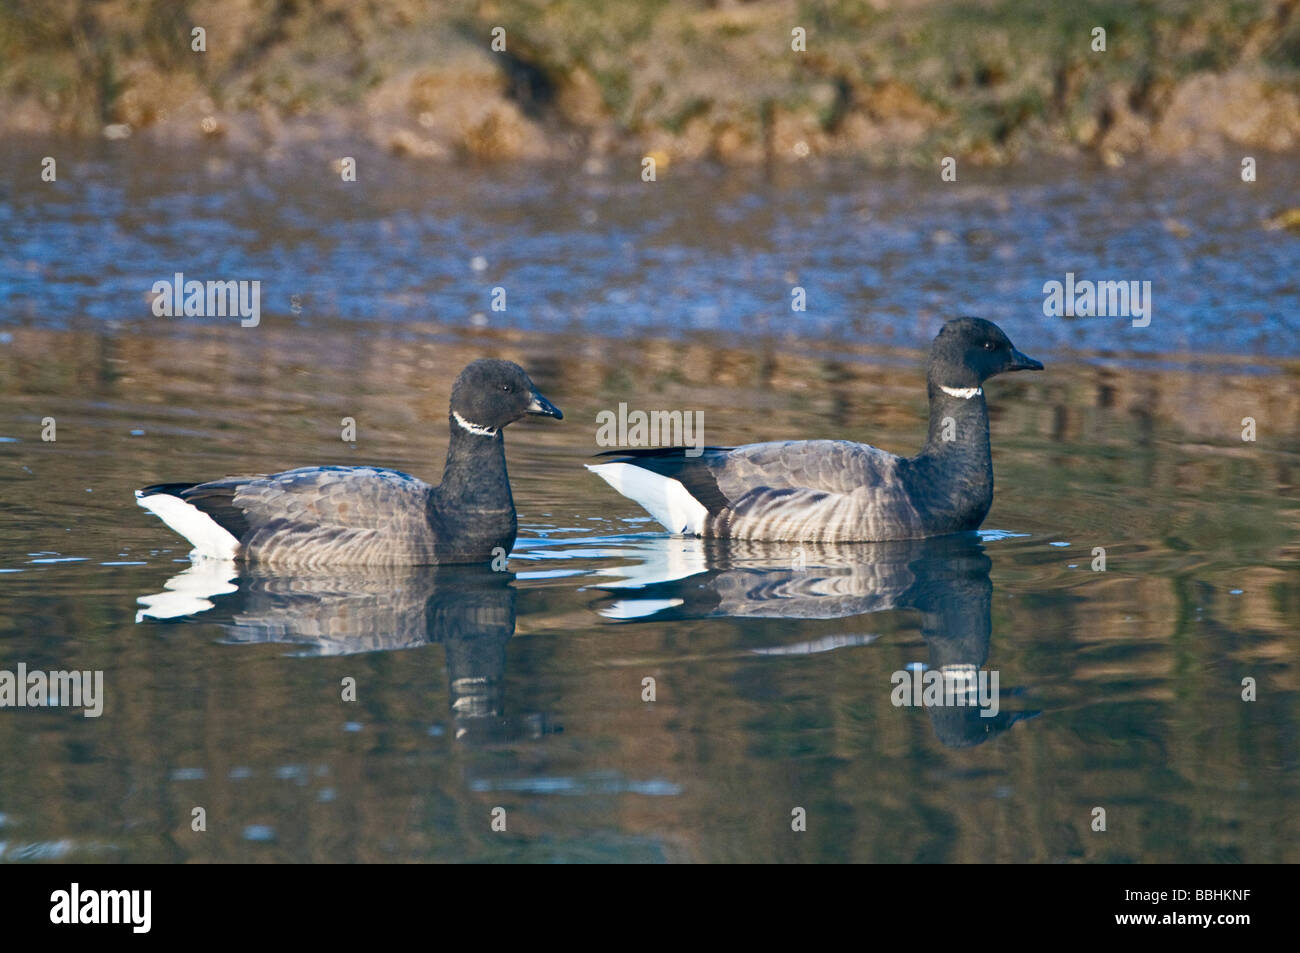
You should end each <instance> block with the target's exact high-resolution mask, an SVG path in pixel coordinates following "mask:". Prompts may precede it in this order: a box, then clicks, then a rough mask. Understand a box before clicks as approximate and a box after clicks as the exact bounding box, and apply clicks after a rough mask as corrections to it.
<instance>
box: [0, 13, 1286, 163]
mask: <svg viewBox="0 0 1300 953" xmlns="http://www.w3.org/2000/svg"><path fill="white" fill-rule="evenodd" d="M199 31H201V32H199ZM1098 31H1104V34H1103V33H1099V32H1098ZM1103 46H1104V49H1103V48H1101V47H1103ZM0 64H3V65H2V66H0V128H3V129H4V131H5V132H6V133H7V134H9V135H11V136H13V135H30V134H57V135H75V136H83V137H92V136H107V137H109V138H125V137H146V138H150V139H157V140H160V141H164V142H169V143H175V144H192V143H196V142H200V141H202V140H204V139H209V138H212V139H217V138H220V139H224V140H226V141H228V142H230V143H233V144H236V145H240V146H247V147H248V148H250V149H259V150H263V149H268V148H277V147H285V146H289V145H296V144H301V143H304V142H310V141H313V140H317V141H328V142H331V143H334V142H339V143H343V144H346V143H347V142H348V141H360V142H361V143H363V144H365V145H368V146H378V147H380V148H383V149H386V150H389V151H391V152H393V153H395V154H399V155H405V156H411V157H413V158H416V159H429V160H466V159H468V160H499V159H504V160H528V159H556V158H571V159H575V160H578V161H595V162H600V161H602V159H603V158H604V157H614V156H643V155H654V156H656V157H657V158H658V159H659V160H660V161H661V162H662V161H664V160H668V161H671V160H675V159H713V160H719V161H723V162H728V163H752V162H760V161H769V160H776V161H799V160H800V159H803V158H807V157H817V156H823V157H845V156H849V157H855V158H861V159H863V160H865V161H869V162H873V163H879V164H899V163H906V164H929V163H932V162H937V161H938V159H939V158H940V157H942V156H949V155H950V156H954V157H957V158H958V159H959V160H964V161H973V162H978V163H985V164H1002V163H1009V162H1014V161H1020V160H1024V159H1027V158H1032V157H1034V156H1043V155H1047V156H1051V155H1064V154H1078V153H1094V154H1096V155H1098V156H1100V157H1101V158H1102V159H1103V160H1104V161H1106V162H1108V163H1110V164H1118V163H1120V162H1123V161H1124V159H1125V157H1126V156H1130V155H1136V154H1143V153H1145V154H1148V155H1152V156H1156V157H1189V156H1190V157H1196V156H1223V155H1231V154H1233V153H1235V152H1238V151H1243V150H1267V151H1286V150H1292V149H1295V148H1297V146H1300V0H1238V2H1233V3H1211V2H1205V3H1185V2H1176V0H1161V2H1155V3H1149V4H1143V5H1140V6H1137V5H1132V4H1129V3H1121V2H1093V3H1084V4H1081V5H1075V4H1069V5H1065V4H1055V3H1050V2H1046V0H1042V2H1039V0H1030V2H1019V3H1012V2H1001V3H985V4H978V5H961V4H955V3H950V2H926V0H901V2H888V0H876V2H873V3H869V4H861V3H853V2H848V0H831V2H829V3H825V4H818V5H816V6H813V5H808V4H803V3H797V2H786V0H773V2H766V0H765V2H754V3H741V2H725V0H724V2H717V3H703V2H689V3H688V2H683V3H663V2H659V3H656V2H640V0H610V2H607V3H602V4H596V5H591V4H587V3H583V2H579V0H561V2H551V3H542V2H513V3H490V2H489V3H470V2H466V0H451V2H444V3H434V2H421V0H388V2H379V0H373V2H360V3H358V2H349V0H322V2H320V3H315V4H310V5H303V4H295V3H290V2H271V3H257V2H254V0H223V2H200V0H193V2H189V3H159V2H115V3H96V4H90V3H76V2H66V3H61V4H51V5H41V6H40V7H39V8H37V7H36V6H31V7H30V8H28V7H19V8H6V9H5V10H4V11H3V12H0Z"/></svg>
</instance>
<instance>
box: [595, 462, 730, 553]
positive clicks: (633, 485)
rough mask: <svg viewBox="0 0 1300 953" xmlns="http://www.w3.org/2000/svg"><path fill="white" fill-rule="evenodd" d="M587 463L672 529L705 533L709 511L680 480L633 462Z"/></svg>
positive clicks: (597, 473)
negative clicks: (661, 474) (653, 471)
mask: <svg viewBox="0 0 1300 953" xmlns="http://www.w3.org/2000/svg"><path fill="white" fill-rule="evenodd" d="M585 466H586V467H587V469H588V470H590V471H591V472H592V473H594V474H596V476H598V477H600V478H601V479H602V480H604V481H605V482H606V483H608V484H609V485H610V486H612V487H613V488H614V489H616V490H618V492H620V493H622V494H623V495H624V496H626V497H627V498H628V499H629V500H634V501H636V502H637V503H639V504H640V505H641V506H642V507H643V508H644V509H645V511H646V512H647V513H649V514H650V515H651V516H653V517H654V518H655V519H657V520H658V521H659V522H660V523H662V524H663V527H664V529H666V530H668V532H670V533H680V534H684V535H687V536H699V535H701V533H703V531H704V521H705V520H706V519H707V518H708V515H709V511H708V510H706V509H705V508H704V504H703V503H701V502H700V501H699V500H697V499H696V498H695V497H693V496H691V494H690V493H688V492H687V491H686V487H684V486H682V484H681V483H680V482H679V481H677V480H674V479H672V478H671V477H666V476H660V475H659V474H658V473H652V472H651V471H650V470H646V469H643V468H642V467H638V466H636V465H635V464H632V463H594V464H593V463H588V464H585Z"/></svg>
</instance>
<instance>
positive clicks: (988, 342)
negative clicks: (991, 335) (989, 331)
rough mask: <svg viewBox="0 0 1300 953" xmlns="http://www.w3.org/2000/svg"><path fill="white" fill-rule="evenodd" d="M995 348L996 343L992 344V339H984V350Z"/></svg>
mask: <svg viewBox="0 0 1300 953" xmlns="http://www.w3.org/2000/svg"><path fill="white" fill-rule="evenodd" d="M996 348H997V345H996V344H994V343H993V342H992V341H985V342H984V350H986V351H992V350H995V349H996Z"/></svg>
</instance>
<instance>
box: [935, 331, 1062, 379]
mask: <svg viewBox="0 0 1300 953" xmlns="http://www.w3.org/2000/svg"><path fill="white" fill-rule="evenodd" d="M1042 369H1043V365H1042V364H1040V363H1039V362H1038V361H1035V360H1034V359H1033V358H1031V357H1025V355H1023V354H1021V353H1020V352H1019V351H1018V350H1016V347H1015V345H1014V344H1012V343H1011V339H1010V338H1008V337H1007V336H1006V335H1005V334H1004V333H1002V329H1001V328H1000V327H998V326H997V325H996V324H994V323H993V322H992V321H985V320H984V319H983V318H954V319H953V320H952V321H949V322H948V323H947V324H945V325H944V326H943V328H942V329H941V330H940V331H939V334H938V336H937V337H936V338H935V339H934V344H932V345H931V346H930V368H929V371H928V374H927V376H928V377H929V381H930V383H931V384H933V385H936V386H939V387H948V388H969V387H979V386H980V385H981V384H983V383H984V382H985V381H986V380H988V379H989V378H990V377H992V376H993V375H994V374H1003V373H1006V372H1007V371H1041V370H1042Z"/></svg>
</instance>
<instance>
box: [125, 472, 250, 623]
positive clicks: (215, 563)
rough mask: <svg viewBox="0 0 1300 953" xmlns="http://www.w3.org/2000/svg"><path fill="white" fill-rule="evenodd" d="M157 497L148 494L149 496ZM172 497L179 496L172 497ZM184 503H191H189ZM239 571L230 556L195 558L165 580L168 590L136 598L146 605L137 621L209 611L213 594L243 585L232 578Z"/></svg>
mask: <svg viewBox="0 0 1300 953" xmlns="http://www.w3.org/2000/svg"><path fill="white" fill-rule="evenodd" d="M153 498H154V497H152V496H151V497H147V499H153ZM171 499H176V498H175V497H171ZM178 502H179V501H178ZM142 505H143V504H142ZM184 505H185V506H189V504H188V503H186V504H184ZM190 508H191V509H193V507H190ZM168 525H171V524H170V523H169V524H168ZM174 528H175V527H173V529H174ZM238 574H239V570H238V569H237V568H236V567H235V564H234V563H233V562H232V561H231V560H229V559H198V560H195V562H194V564H193V565H192V566H190V567H189V568H188V569H186V570H185V571H184V572H181V573H177V574H176V575H175V576H172V577H171V578H170V579H168V580H167V581H166V582H165V583H163V589H165V590H166V591H165V592H159V593H155V594H154V595H151V596H140V597H139V598H138V599H136V602H138V603H139V604H140V605H142V606H144V608H143V609H140V610H138V611H137V612H136V614H135V621H136V622H143V621H144V620H145V619H175V618H177V617H178V616H184V615H193V614H194V613H196V612H205V611H207V610H208V609H211V608H212V601H211V600H212V597H213V596H220V595H225V594H226V593H228V592H234V591H235V590H236V589H238V588H239V587H238V586H236V585H235V584H234V583H233V582H231V580H232V579H234V578H235V576H237V575H238Z"/></svg>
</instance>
